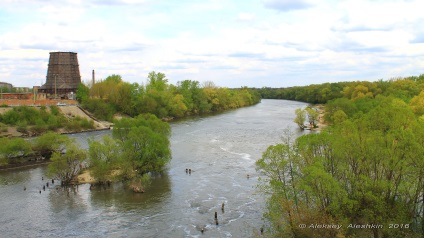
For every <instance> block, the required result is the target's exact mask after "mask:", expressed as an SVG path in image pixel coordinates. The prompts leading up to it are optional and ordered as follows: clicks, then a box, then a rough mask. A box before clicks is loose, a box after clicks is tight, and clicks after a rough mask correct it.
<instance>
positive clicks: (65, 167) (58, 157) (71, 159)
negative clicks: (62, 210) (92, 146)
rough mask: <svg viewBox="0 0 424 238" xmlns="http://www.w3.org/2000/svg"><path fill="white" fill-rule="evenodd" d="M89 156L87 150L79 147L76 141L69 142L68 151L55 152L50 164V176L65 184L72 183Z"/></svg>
mask: <svg viewBox="0 0 424 238" xmlns="http://www.w3.org/2000/svg"><path fill="white" fill-rule="evenodd" d="M86 158H87V153H86V151H85V150H83V149H81V148H79V147H77V145H76V144H75V143H68V144H67V146H66V152H65V153H63V154H62V153H60V152H57V151H56V152H54V153H53V155H52V157H51V161H52V162H51V163H50V164H49V166H48V168H47V169H48V174H49V176H50V177H53V178H57V179H60V180H61V181H62V183H63V184H65V185H66V184H69V183H71V181H72V179H74V177H75V176H76V175H78V173H79V172H80V171H81V168H82V165H83V163H84V161H85V160H86Z"/></svg>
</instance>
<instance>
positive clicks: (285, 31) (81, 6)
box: [0, 0, 424, 87]
mask: <svg viewBox="0 0 424 238" xmlns="http://www.w3.org/2000/svg"><path fill="white" fill-rule="evenodd" d="M0 8H1V9H2V12H3V13H4V14H5V19H7V21H5V22H7V23H8V25H1V24H2V23H0V29H3V30H0V60H1V62H2V66H1V69H0V76H1V77H2V79H1V81H9V82H12V83H14V84H16V85H23V84H25V85H24V86H32V84H39V82H40V81H41V80H43V79H45V73H46V69H47V63H48V57H49V54H48V53H49V52H50V51H74V52H77V53H78V57H79V63H80V71H81V75H82V77H83V79H87V78H88V79H89V78H91V70H92V69H95V70H96V74H97V77H98V78H105V77H107V76H108V75H110V74H121V75H122V76H123V78H124V79H125V80H128V81H130V82H139V83H140V82H143V81H144V80H145V78H146V76H147V74H148V72H149V71H152V70H155V71H161V72H164V73H165V74H166V75H167V76H168V78H169V79H170V82H172V83H176V81H179V80H183V79H187V78H189V79H194V80H199V81H205V80H216V82H217V85H221V86H232V87H239V86H241V85H248V86H257V87H261V86H291V85H295V84H301V85H303V84H310V83H321V82H325V81H345V80H353V79H354V80H361V79H379V78H382V76H386V75H381V74H382V73H383V72H384V73H385V74H389V73H393V74H395V75H389V77H392V76H407V75H413V74H420V73H422V72H420V70H422V68H423V57H424V52H423V51H424V50H423V48H424V47H423V43H422V42H423V41H422V39H423V37H422V36H423V35H424V34H423V31H420V29H421V25H422V24H423V20H422V19H421V15H420V14H421V13H420V10H421V9H423V3H421V1H418V0H416V1H405V2H403V1H366V0H355V1H353V0H344V1H331V0H328V1H312V0H310V1H289V0H281V1H276V0H262V1H257V2H254V1H247V2H246V1H239V2H237V1H225V0H208V1H203V2H199V1H193V0H186V1H179V2H171V1H151V0H145V1H141V0H140V1H137V0H108V1H97V0H91V1H70V0H69V1H68V2H63V1H61V2H60V3H59V2H57V1H48V0H34V1H24V0H20V1H9V0H5V1H2V2H1V3H0ZM270 9H274V10H275V11H272V10H270ZM15 22H16V25H11V24H15ZM247 83H248V84H247Z"/></svg>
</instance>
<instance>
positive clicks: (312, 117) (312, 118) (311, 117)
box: [305, 107, 319, 128]
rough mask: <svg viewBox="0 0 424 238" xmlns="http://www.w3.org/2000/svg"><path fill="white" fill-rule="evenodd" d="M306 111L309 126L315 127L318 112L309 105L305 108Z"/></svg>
mask: <svg viewBox="0 0 424 238" xmlns="http://www.w3.org/2000/svg"><path fill="white" fill-rule="evenodd" d="M305 111H306V115H307V116H308V122H309V125H310V127H311V128H312V127H314V128H315V127H317V122H318V117H319V113H318V112H317V111H316V110H315V109H314V108H311V107H307V108H306V109H305Z"/></svg>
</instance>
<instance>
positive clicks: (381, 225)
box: [256, 74, 424, 238]
mask: <svg viewBox="0 0 424 238" xmlns="http://www.w3.org/2000/svg"><path fill="white" fill-rule="evenodd" d="M259 91H260V92H261V94H262V96H263V98H273V99H287V100H297V101H304V102H308V103H311V104H317V103H324V105H325V106H324V108H323V109H324V110H325V114H324V115H323V116H322V115H319V114H318V115H317V114H315V112H317V111H318V110H320V109H319V106H315V107H316V108H317V110H314V109H312V110H307V109H298V110H296V119H295V122H296V123H297V124H298V125H299V127H300V128H301V129H304V128H305V127H306V126H305V125H304V122H305V121H306V122H307V123H308V126H309V127H315V126H316V124H315V123H317V124H318V122H317V118H318V120H324V122H325V123H326V124H327V126H326V127H325V128H323V129H321V130H320V133H309V134H305V135H302V136H300V137H298V138H294V135H293V134H292V132H290V131H286V132H285V134H284V135H283V137H282V141H281V142H280V143H279V144H276V145H270V146H269V147H268V148H267V149H266V150H265V151H264V152H263V154H262V158H261V159H259V160H258V161H257V162H256V168H257V170H258V172H259V173H260V174H261V175H260V180H259V181H260V184H259V189H260V190H261V191H262V192H263V193H266V194H269V195H270V196H269V197H268V199H267V207H266V212H265V214H264V217H265V219H266V220H267V221H268V222H269V223H268V224H267V227H265V232H266V233H267V234H269V235H270V236H272V237H317V236H320V237H375V238H379V237H418V236H419V237H421V236H422V235H423V234H424V213H423V207H424V159H423V158H424V74H422V75H420V76H411V77H405V78H393V79H390V80H388V81H383V80H379V81H376V82H359V81H358V82H340V83H325V84H320V85H309V86H304V87H292V88H284V89H270V88H263V89H260V90H259ZM312 108H313V106H312ZM308 114H310V115H308ZM322 127H323V126H322V125H321V126H319V128H322ZM281 174H284V175H285V176H280V175H281ZM304 224H307V225H304ZM309 224H321V225H323V226H331V225H337V227H339V228H338V229H316V228H314V227H313V226H312V225H311V226H309ZM351 224H355V226H357V227H366V229H350V228H352V226H351ZM369 224H376V225H373V226H369ZM377 224H378V225H377ZM393 224H401V225H399V226H400V227H401V228H400V229H392V228H393Z"/></svg>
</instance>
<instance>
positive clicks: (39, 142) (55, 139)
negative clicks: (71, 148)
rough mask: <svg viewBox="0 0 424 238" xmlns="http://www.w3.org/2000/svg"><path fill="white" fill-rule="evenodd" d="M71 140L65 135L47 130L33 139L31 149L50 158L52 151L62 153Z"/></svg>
mask: <svg viewBox="0 0 424 238" xmlns="http://www.w3.org/2000/svg"><path fill="white" fill-rule="evenodd" d="M71 142H72V140H71V139H70V138H69V137H68V136H65V135H60V134H57V133H54V132H47V133H45V134H43V135H41V136H39V137H37V138H35V139H34V140H33V143H32V150H33V151H34V152H35V153H36V154H38V155H41V156H44V157H46V158H50V156H51V155H52V154H53V153H54V152H57V153H63V152H64V151H65V149H66V146H67V145H68V144H70V143H71Z"/></svg>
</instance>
